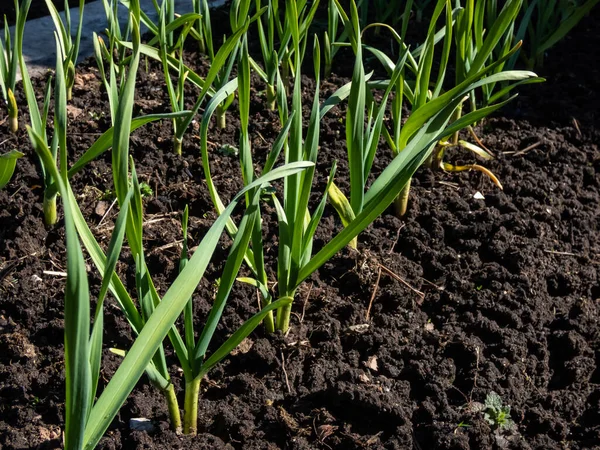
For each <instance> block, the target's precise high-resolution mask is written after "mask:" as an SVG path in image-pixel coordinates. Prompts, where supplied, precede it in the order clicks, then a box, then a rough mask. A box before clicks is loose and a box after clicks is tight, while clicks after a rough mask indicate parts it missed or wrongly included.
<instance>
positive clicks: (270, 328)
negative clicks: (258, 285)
mask: <svg viewBox="0 0 600 450" xmlns="http://www.w3.org/2000/svg"><path fill="white" fill-rule="evenodd" d="M269 303H271V302H270V301H269V300H267V299H263V301H262V307H263V308H265V307H267V306H268V305H269ZM263 324H264V325H265V331H266V332H267V333H274V332H275V319H274V318H273V311H271V312H269V314H267V315H266V316H265V318H264V319H263Z"/></svg>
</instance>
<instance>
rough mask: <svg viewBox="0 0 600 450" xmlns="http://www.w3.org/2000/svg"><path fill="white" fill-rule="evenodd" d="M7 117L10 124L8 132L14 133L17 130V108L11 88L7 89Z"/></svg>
mask: <svg viewBox="0 0 600 450" xmlns="http://www.w3.org/2000/svg"><path fill="white" fill-rule="evenodd" d="M7 95H8V117H9V123H10V131H11V132H13V133H16V132H17V130H18V129H19V109H18V108H17V100H16V99H15V95H14V94H13V91H12V89H11V88H8V92H7Z"/></svg>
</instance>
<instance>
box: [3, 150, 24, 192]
mask: <svg viewBox="0 0 600 450" xmlns="http://www.w3.org/2000/svg"><path fill="white" fill-rule="evenodd" d="M22 156H23V153H21V152H19V151H17V150H11V151H10V152H8V153H4V154H3V155H0V189H2V188H3V187H4V186H6V185H7V184H8V182H9V181H10V179H11V178H12V176H13V173H14V172H15V167H16V166H17V159H19V158H21V157H22Z"/></svg>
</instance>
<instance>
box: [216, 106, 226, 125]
mask: <svg viewBox="0 0 600 450" xmlns="http://www.w3.org/2000/svg"><path fill="white" fill-rule="evenodd" d="M216 115H217V126H218V127H219V129H221V130H224V129H225V128H226V126H227V122H226V121H225V110H224V109H223V106H221V105H219V106H217V111H216Z"/></svg>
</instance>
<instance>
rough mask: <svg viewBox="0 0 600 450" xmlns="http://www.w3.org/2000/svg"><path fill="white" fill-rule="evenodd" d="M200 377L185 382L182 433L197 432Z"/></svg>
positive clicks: (194, 433)
mask: <svg viewBox="0 0 600 450" xmlns="http://www.w3.org/2000/svg"><path fill="white" fill-rule="evenodd" d="M201 380H202V379H201V378H200V377H196V378H194V379H193V380H192V381H186V383H185V404H184V406H183V408H184V409H183V433H184V434H191V435H193V436H195V435H196V434H197V433H198V398H199V396H200V381H201Z"/></svg>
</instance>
